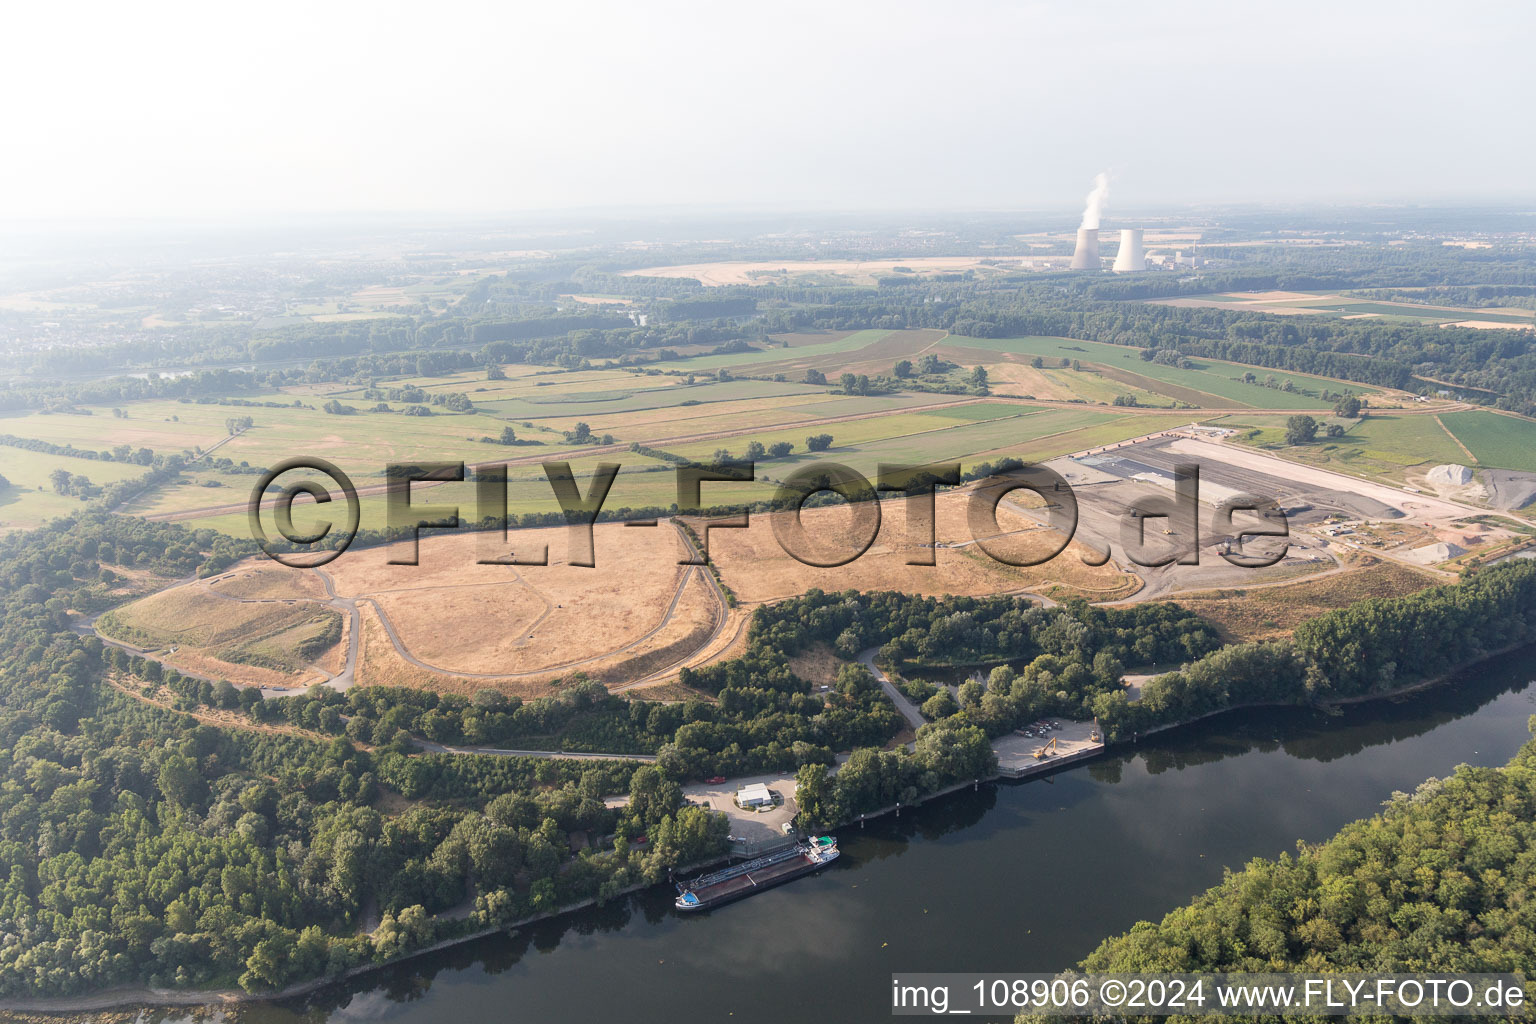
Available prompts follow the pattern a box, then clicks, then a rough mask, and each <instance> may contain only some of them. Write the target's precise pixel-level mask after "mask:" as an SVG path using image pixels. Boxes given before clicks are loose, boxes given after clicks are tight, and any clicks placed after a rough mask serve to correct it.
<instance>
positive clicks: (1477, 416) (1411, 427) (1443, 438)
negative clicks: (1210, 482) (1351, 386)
mask: <svg viewBox="0 0 1536 1024" xmlns="http://www.w3.org/2000/svg"><path fill="white" fill-rule="evenodd" d="M1317 419H1318V421H1319V422H1320V423H1323V424H1329V423H1337V424H1339V425H1340V426H1342V427H1344V430H1345V433H1344V436H1343V437H1341V438H1328V437H1324V436H1323V435H1322V433H1321V432H1319V435H1318V439H1317V440H1316V441H1315V442H1313V443H1312V444H1307V445H1297V446H1290V445H1287V444H1286V442H1285V420H1286V417H1284V416H1248V415H1230V416H1221V417H1216V418H1212V419H1208V420H1204V421H1203V422H1206V423H1209V424H1210V425H1212V426H1221V427H1229V428H1232V429H1236V430H1240V431H1245V432H1248V431H1251V432H1252V433H1248V434H1246V436H1244V437H1242V438H1240V440H1242V441H1243V442H1244V443H1247V444H1251V445H1255V446H1257V447H1261V448H1271V449H1281V448H1283V449H1285V453H1286V455H1287V456H1289V457H1292V458H1299V459H1303V460H1305V461H1308V462H1316V463H1320V464H1321V463H1333V464H1334V465H1333V466H1332V468H1334V469H1339V470H1341V471H1343V472H1347V473H1354V474H1356V475H1361V476H1380V477H1389V478H1392V479H1394V480H1397V481H1399V482H1400V481H1402V480H1403V479H1405V475H1406V473H1407V472H1408V471H1410V470H1413V469H1416V468H1417V469H1423V468H1426V467H1432V466H1437V465H1442V464H1446V463H1453V464H1460V465H1468V466H1474V467H1484V468H1491V469H1512V470H1520V471H1524V472H1536V421H1532V420H1528V419H1525V418H1523V417H1519V416H1514V415H1506V414H1502V413H1496V412H1491V411H1487V410H1482V409H1468V410H1461V411H1457V412H1444V413H1439V414H1433V415H1432V414H1425V413H1420V414H1414V415H1406V414H1405V415H1393V414H1391V413H1385V414H1384V413H1375V412H1373V413H1370V414H1369V415H1367V416H1364V417H1362V418H1361V419H1358V420H1348V419H1335V418H1333V417H1321V416H1320V417H1317Z"/></svg>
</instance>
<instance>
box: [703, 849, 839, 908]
mask: <svg viewBox="0 0 1536 1024" xmlns="http://www.w3.org/2000/svg"><path fill="white" fill-rule="evenodd" d="M809 866H810V861H809V860H808V859H807V858H806V857H805V855H803V854H802V855H801V856H799V857H787V858H785V859H784V860H781V861H779V862H778V863H777V864H770V865H768V866H767V867H764V868H758V869H757V870H755V871H748V872H746V873H745V874H741V875H737V876H736V877H735V878H726V879H723V880H721V881H719V882H713V883H711V884H709V885H704V886H699V887H697V888H694V889H692V890H691V891H692V892H693V894H694V895H695V896H697V897H698V898H699V899H700V900H701V901H702V902H705V903H708V902H711V901H713V900H718V899H721V898H723V897H727V896H733V895H735V894H736V893H739V892H744V891H746V890H748V889H756V888H758V887H760V886H764V885H769V884H772V883H773V882H776V881H778V880H780V879H782V878H785V877H788V876H790V875H794V874H796V873H797V872H801V871H804V870H805V869H806V868H807V867H809Z"/></svg>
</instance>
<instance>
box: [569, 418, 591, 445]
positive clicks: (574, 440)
mask: <svg viewBox="0 0 1536 1024" xmlns="http://www.w3.org/2000/svg"><path fill="white" fill-rule="evenodd" d="M565 439H566V441H567V442H569V443H570V444H589V443H591V441H592V428H591V427H590V426H588V425H587V424H585V423H577V424H576V426H575V428H574V429H572V430H567V431H566V432H565Z"/></svg>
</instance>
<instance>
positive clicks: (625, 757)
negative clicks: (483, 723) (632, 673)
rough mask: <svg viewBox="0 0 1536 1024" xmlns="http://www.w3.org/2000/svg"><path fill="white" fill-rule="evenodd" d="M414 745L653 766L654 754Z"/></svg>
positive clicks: (437, 749)
mask: <svg viewBox="0 0 1536 1024" xmlns="http://www.w3.org/2000/svg"><path fill="white" fill-rule="evenodd" d="M416 745H417V746H418V747H420V748H421V749H422V750H425V751H427V752H429V753H433V754H486V755H489V756H491V757H545V758H551V759H555V760H565V761H644V762H646V763H647V764H654V763H655V761H656V755H655V754H589V753H583V752H578V751H574V750H509V749H507V748H506V747H455V746H448V745H447V744H443V743H433V742H431V741H429V740H423V739H417V740H416Z"/></svg>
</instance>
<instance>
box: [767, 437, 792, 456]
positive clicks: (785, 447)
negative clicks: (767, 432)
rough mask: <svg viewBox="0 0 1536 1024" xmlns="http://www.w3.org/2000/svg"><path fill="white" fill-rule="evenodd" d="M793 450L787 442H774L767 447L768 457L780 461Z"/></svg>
mask: <svg viewBox="0 0 1536 1024" xmlns="http://www.w3.org/2000/svg"><path fill="white" fill-rule="evenodd" d="M794 450H795V446H794V445H793V444H790V443H789V442H788V441H775V442H773V444H771V445H769V446H768V457H769V458H772V459H782V458H784V457H785V456H786V455H788V454H789V453H790V452H792V451H794Z"/></svg>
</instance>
